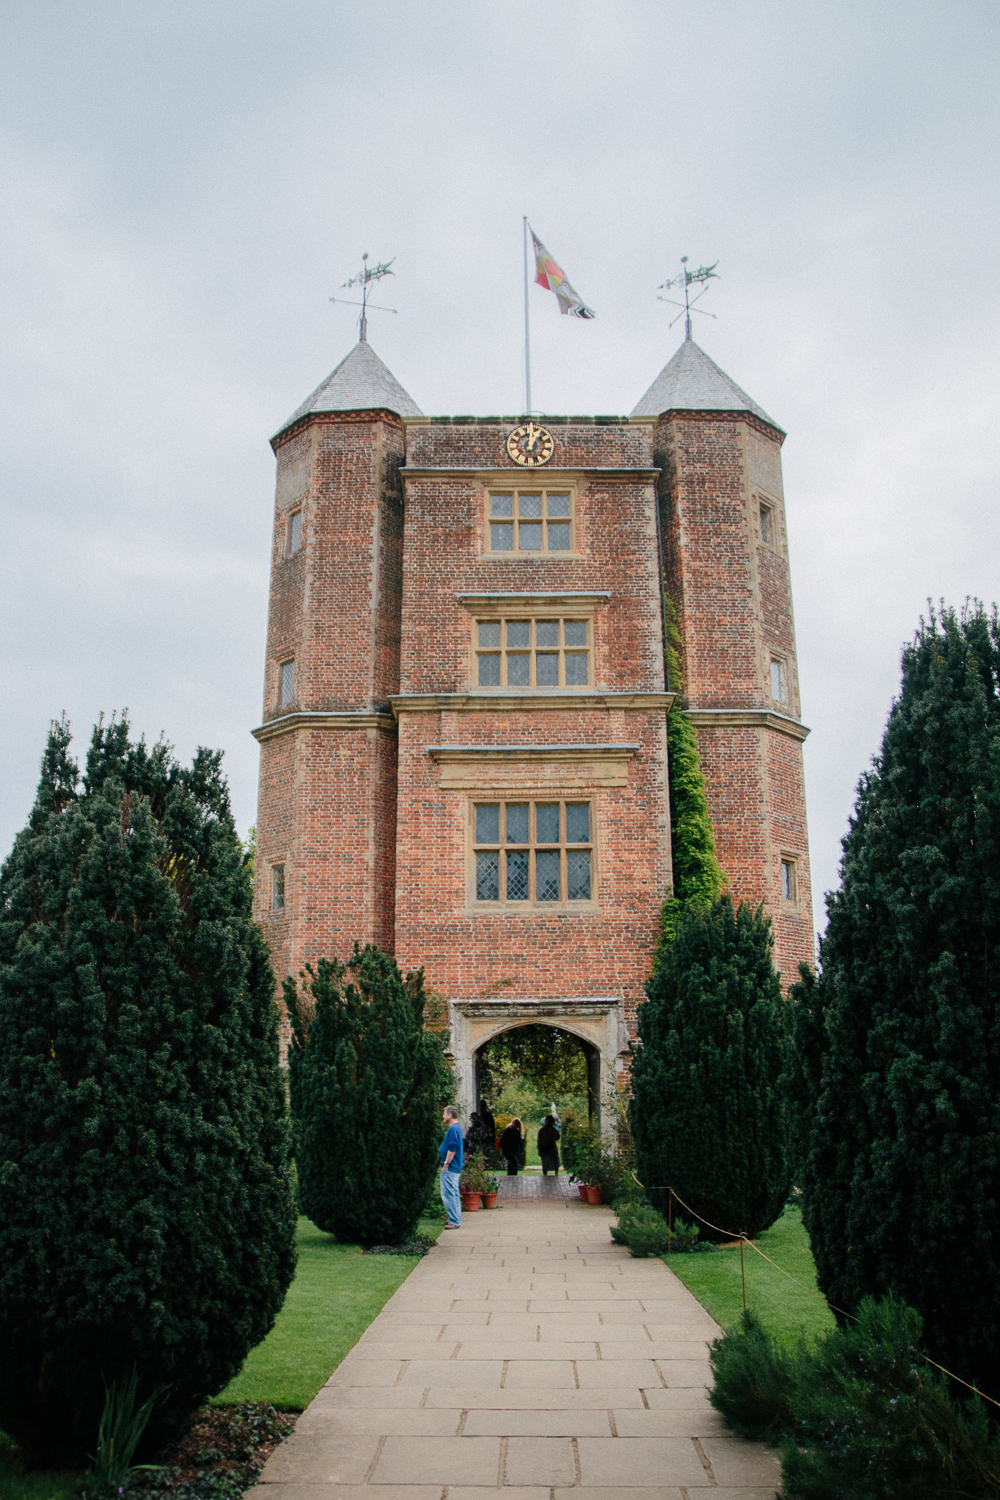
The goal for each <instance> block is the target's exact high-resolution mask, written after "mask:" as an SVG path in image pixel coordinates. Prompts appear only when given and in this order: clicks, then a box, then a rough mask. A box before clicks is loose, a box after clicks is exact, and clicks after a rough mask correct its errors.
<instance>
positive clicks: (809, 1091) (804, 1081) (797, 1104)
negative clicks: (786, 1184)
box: [781, 964, 826, 1186]
mask: <svg viewBox="0 0 1000 1500" xmlns="http://www.w3.org/2000/svg"><path fill="white" fill-rule="evenodd" d="M788 1007H789V1012H788V1041H787V1045H786V1048H785V1071H784V1075H783V1077H782V1080H781V1092H782V1096H783V1098H784V1102H785V1138H786V1141H787V1150H788V1172H789V1176H790V1178H791V1181H792V1182H793V1183H794V1184H795V1185H796V1186H801V1184H802V1183H803V1182H804V1181H805V1176H806V1159H807V1157H808V1155H809V1146H810V1141H811V1136H812V1127H813V1120H814V1118H815V1115H816V1103H817V1101H818V1099H819V1097H820V1094H821V1092H822V1083H823V1055H824V1053H825V1051H826V1027H825V1025H824V1011H823V1003H822V991H821V987H820V986H819V985H818V984H817V982H816V973H815V971H814V970H813V969H810V967H809V965H808V964H799V978H798V982H797V983H796V984H793V985H792V987H791V989H790V990H789V992H788Z"/></svg>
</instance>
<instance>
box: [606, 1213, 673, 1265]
mask: <svg viewBox="0 0 1000 1500" xmlns="http://www.w3.org/2000/svg"><path fill="white" fill-rule="evenodd" d="M618 1223H619V1224H620V1225H621V1227H622V1229H624V1231H625V1243H626V1245H627V1246H628V1253H629V1255H634V1256H635V1257H636V1258H637V1259H638V1258H641V1257H642V1256H645V1255H661V1254H662V1253H663V1251H664V1250H666V1248H667V1221H666V1219H665V1218H664V1217H663V1215H662V1214H661V1213H657V1211H656V1209H655V1208H651V1207H650V1206H649V1204H648V1203H639V1204H636V1205H635V1206H634V1207H633V1206H632V1205H627V1206H623V1207H622V1209H621V1210H620V1212H619V1214H618Z"/></svg>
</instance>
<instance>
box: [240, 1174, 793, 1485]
mask: <svg viewBox="0 0 1000 1500" xmlns="http://www.w3.org/2000/svg"><path fill="white" fill-rule="evenodd" d="M512 1180H515V1179H512ZM519 1180H520V1181H521V1182H530V1181H531V1179H530V1178H522V1179H519ZM538 1181H539V1184H540V1185H541V1179H538ZM560 1184H561V1185H562V1186H565V1184H564V1182H563V1180H562V1179H560ZM574 1191H575V1190H574ZM610 1222H611V1214H610V1212H609V1210H608V1209H605V1208H589V1207H587V1206H585V1205H584V1204H582V1203H581V1202H580V1200H579V1197H578V1196H577V1197H576V1199H575V1201H574V1200H573V1199H571V1198H569V1197H566V1198H561V1199H547V1200H545V1199H536V1200H535V1201H530V1200H527V1201H523V1200H522V1201H519V1202H515V1201H509V1206H508V1207H506V1208H502V1209H498V1210H494V1211H492V1212H482V1211H481V1212H479V1213H475V1214H466V1215H465V1216H464V1221H463V1224H462V1228H461V1229H459V1230H454V1231H452V1232H446V1233H445V1234H443V1235H442V1238H441V1242H440V1244H439V1245H438V1246H437V1248H435V1249H434V1250H432V1251H431V1252H430V1254H429V1255H427V1256H426V1257H425V1258H424V1260H422V1261H421V1262H420V1264H419V1265H418V1266H417V1267H416V1269H415V1270H414V1271H413V1273H412V1274H411V1275H410V1276H409V1277H408V1278H407V1280H406V1281H405V1282H404V1283H403V1285H402V1286H401V1287H400V1288H399V1290H398V1291H397V1292H396V1293H395V1295H394V1296H393V1297H392V1298H390V1300H389V1301H388V1302H387V1303H386V1305H385V1307H384V1308H383V1310H382V1312H381V1313H380V1314H379V1316H378V1317H377V1318H376V1319H375V1321H374V1322H373V1323H372V1324H371V1326H370V1327H369V1328H368V1330H367V1331H366V1333H365V1334H364V1335H363V1336H362V1338H361V1339H360V1341H359V1342H358V1343H357V1344H356V1345H355V1347H354V1348H353V1349H352V1350H351V1352H350V1354H348V1356H347V1358H346V1359H345V1360H344V1361H343V1362H342V1364H341V1365H340V1366H339V1367H338V1369H337V1370H336V1371H335V1372H334V1374H333V1376H332V1377H331V1379H330V1381H329V1382H328V1383H327V1385H325V1386H324V1387H323V1389H322V1390H321V1391H320V1393H319V1395H318V1396H317V1397H316V1399H315V1401H313V1403H312V1405H311V1406H310V1407H309V1409H308V1410H307V1411H306V1412H305V1413H304V1414H303V1415H302V1417H300V1419H299V1422H298V1425H297V1428H296V1431H295V1434H294V1436H293V1437H291V1438H290V1439H289V1440H288V1442H287V1443H284V1444H283V1445H282V1446H281V1447H280V1448H279V1449H277V1450H276V1452H275V1453H274V1454H273V1455H272V1457H271V1458H270V1460H269V1461H268V1463H267V1465H266V1467H265V1468H264V1471H263V1474H262V1476H261V1478H262V1483H263V1484H265V1485H266V1486H267V1490H266V1491H261V1490H257V1491H256V1492H255V1493H256V1496H257V1497H258V1500H700V1497H704V1500H737V1497H739V1500H773V1496H774V1494H775V1490H776V1488H777V1485H778V1478H779V1476H778V1465H777V1462H776V1460H775V1458H774V1456H773V1455H772V1454H771V1453H770V1452H769V1451H768V1450H767V1449H766V1448H764V1447H762V1446H761V1445H759V1444H755V1443H746V1442H743V1441H741V1440H740V1439H739V1438H736V1437H733V1436H731V1435H730V1434H729V1433H728V1432H727V1431H726V1429H725V1428H724V1427H723V1425H722V1423H721V1421H720V1419H719V1417H718V1416H717V1415H716V1413H715V1412H713V1410H712V1409H711V1407H710V1406H709V1404H708V1401H707V1398H706V1391H705V1387H706V1384H707V1383H708V1379H709V1367H708V1359H707V1354H708V1342H709V1341H710V1340H711V1339H712V1338H714V1337H715V1336H716V1334H717V1333H718V1327H717V1325H716V1324H715V1323H714V1322H713V1321H712V1319H711V1318H710V1317H709V1316H708V1314H707V1313H706V1312H705V1311H704V1309H703V1308H702V1307H701V1305H700V1304H699V1303H698V1302H697V1301H696V1300H695V1299H694V1298H693V1297H692V1296H691V1294H690V1292H688V1291H687V1289H686V1288H685V1287H684V1286H682V1285H681V1283H680V1282H679V1281H678V1280H677V1278H676V1277H675V1276H674V1275H673V1273H672V1272H671V1271H669V1270H668V1269H667V1267H666V1266H665V1265H664V1264H663V1262H662V1261H661V1260H659V1259H648V1260H632V1259H631V1258H630V1257H629V1256H628V1254H627V1253H626V1252H624V1251H622V1250H620V1249H619V1247H618V1246H616V1245H614V1244H613V1243H612V1241H611V1239H610V1236H609V1234H608V1225H609V1223H610Z"/></svg>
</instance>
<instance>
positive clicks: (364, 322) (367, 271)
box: [330, 250, 396, 344]
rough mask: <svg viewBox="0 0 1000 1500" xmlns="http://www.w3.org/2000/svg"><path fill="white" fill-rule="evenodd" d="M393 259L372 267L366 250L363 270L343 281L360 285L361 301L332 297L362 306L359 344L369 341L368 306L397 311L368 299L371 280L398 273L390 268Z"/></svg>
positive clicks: (378, 310)
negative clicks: (370, 301)
mask: <svg viewBox="0 0 1000 1500" xmlns="http://www.w3.org/2000/svg"><path fill="white" fill-rule="evenodd" d="M395 258H396V257H395V256H393V258H392V260H395ZM392 260H386V261H379V263H378V265H376V266H371V267H370V266H369V265H368V251H367V250H366V251H365V253H364V254H363V255H362V257H361V270H360V271H359V272H358V274H357V276H352V277H351V279H350V281H345V282H344V283H343V285H344V286H360V288H361V301H360V302H348V300H347V298H346V297H331V298H330V301H331V302H340V303H342V304H343V305H344V306H345V307H360V309H361V317H360V318H359V319H358V343H359V344H367V342H368V308H369V306H371V307H372V308H374V310H375V311H376V312H391V313H394V312H395V311H396V309H395V308H394V307H380V306H379V305H378V303H377V302H372V303H369V301H368V284H369V282H371V281H381V280H382V277H383V276H395V274H396V273H395V271H392V270H390V267H391V265H392Z"/></svg>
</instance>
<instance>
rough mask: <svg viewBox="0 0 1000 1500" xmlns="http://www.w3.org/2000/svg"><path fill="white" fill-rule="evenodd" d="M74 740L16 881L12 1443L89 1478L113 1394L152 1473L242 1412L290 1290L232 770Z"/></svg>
mask: <svg viewBox="0 0 1000 1500" xmlns="http://www.w3.org/2000/svg"><path fill="white" fill-rule="evenodd" d="M69 740H70V736H69V729H68V726H67V725H66V724H65V723H64V724H62V725H58V726H53V729H52V733H51V734H50V736H49V741H48V745H47V748H46V751H45V756H44V759H43V762H42V777H41V782H40V785H39V789H38V796H37V799H36V802H35V806H34V809H33V811H32V814H31V817H30V819H29V822H28V825H27V827H26V828H25V829H24V830H23V831H22V832H21V833H20V834H19V835H18V837H17V839H16V840H15V844H14V848H13V851H12V853H11V855H10V857H9V858H8V859H7V861H6V862H5V863H4V865H3V868H2V870H0V1142H2V1145H0V1426H2V1427H3V1428H4V1429H6V1430H7V1431H8V1432H10V1433H12V1434H14V1435H15V1436H16V1437H17V1439H18V1440H19V1442H21V1443H22V1444H23V1446H24V1447H25V1448H26V1449H27V1450H28V1451H29V1452H30V1453H32V1454H33V1455H41V1456H43V1457H44V1459H45V1461H46V1462H48V1463H55V1462H57V1461H59V1462H62V1461H66V1462H73V1461H75V1460H77V1459H79V1457H80V1456H81V1455H82V1454H84V1453H87V1452H90V1453H92V1452H93V1451H94V1448H95V1444H96V1441H97V1432H98V1422H99V1419H100V1416H101V1410H102V1406H103V1404H104V1399H105V1389H106V1386H107V1387H110V1386H116V1387H117V1388H118V1389H119V1390H122V1389H124V1388H125V1386H126V1384H127V1383H128V1381H129V1380H130V1378H131V1376H132V1373H133V1371H136V1372H137V1375H138V1381H137V1400H138V1401H139V1402H140V1403H142V1402H144V1401H146V1400H147V1399H148V1398H149V1397H150V1396H151V1395H152V1394H153V1393H154V1392H155V1391H156V1390H157V1388H158V1387H161V1386H166V1387H167V1388H168V1389H167V1392H166V1394H165V1395H163V1394H161V1395H160V1396H159V1398H158V1399H157V1401H156V1403H155V1407H154V1411H153V1416H152V1419H151V1421H150V1424H149V1426H148V1428H147V1429H146V1435H145V1438H144V1440H143V1443H142V1445H141V1450H140V1453H141V1451H143V1450H145V1451H148V1450H149V1449H150V1448H151V1447H153V1446H155V1445H156V1444H157V1443H159V1442H162V1441H163V1440H164V1438H165V1437H167V1436H169V1434H170V1433H171V1431H173V1430H175V1429H176V1427H177V1425H178V1424H179V1423H180V1422H182V1421H183V1420H184V1419H185V1418H186V1417H187V1416H188V1414H189V1413H190V1412H191V1411H192V1410H193V1409H194V1408H195V1407H196V1406H197V1405H198V1403H199V1402H200V1401H201V1400H202V1399H203V1398H204V1397H205V1396H206V1395H211V1394H214V1393H216V1392H217V1391H219V1390H221V1389H222V1387H223V1386H224V1385H226V1383H227V1382H228V1381H229V1380H230V1379H231V1377H232V1376H233V1375H234V1374H235V1373H236V1372H237V1370H238V1369H239V1368H240V1365H241V1364H242V1363H243V1360H244V1358H245V1356H246V1354H247V1353H248V1352H249V1350H250V1349H252V1348H253V1346H254V1345H255V1344H257V1343H259V1342H260V1340H261V1339H262V1338H263V1337H264V1335H265V1334H266V1333H267V1332H268V1330H269V1329H270V1327H271V1325H272V1323H273V1321H274V1316H275V1313H276V1312H277V1311H278V1309H279V1308H280V1307H281V1304H282V1301H283V1300H284V1295H285V1290H286V1288H287V1286H288V1284H289V1282H290V1280H291V1278H292V1274H293V1270H294V1264H295V1253H294V1233H295V1211H294V1206H293V1203H292V1194H291V1185H290V1179H289V1161H288V1158H289V1145H290V1140H289V1128H288V1121H287V1116H286V1108H285V1090H284V1085H283V1082H282V1078H281V1073H280V1070H279V1066H278V1035H277V1011H276V1007H275V1003H274V976H273V974H272V972H271V967H270V964H269V962H268V958H267V952H266V949H265V947H264V943H263V940H262V938H261V936H260V934H259V932H258V930H257V928H256V927H255V926H254V924H253V922H252V920H251V916H250V897H251V890H250V876H249V870H248V869H247V867H246V865H245V862H244V855H243V850H242V848H241V846H240V842H239V839H238V838H237V836H236V832H235V829H234V827H233V821H232V817H231V814H230V810H229V800H228V795H227V792H226V786H225V782H224V780H223V778H222V775H221V772H220V769H219V762H220V758H221V757H220V756H219V755H215V754H211V753H210V752H208V751H206V750H199V751H198V753H197V755H196V756H195V759H194V763H193V765H192V766H191V767H190V768H184V767H181V766H180V765H178V763H177V762H176V761H175V760H174V759H173V757H172V756H171V754H170V750H169V747H168V746H167V745H165V744H163V743H160V744H158V745H156V746H154V748H153V749H152V750H148V749H147V748H146V746H145V745H144V744H142V743H140V744H133V743H132V742H131V741H130V740H129V733H128V725H127V723H126V722H125V721H122V722H118V723H116V722H112V723H111V724H110V725H102V726H99V727H98V728H97V729H96V730H95V731H94V736H93V739H92V742H91V746H90V751H89V753H88V756H87V765H86V772H85V775H84V777H83V779H82V783H81V779H80V776H79V773H78V770H77V767H76V766H75V765H74V764H73V762H72V761H71V759H70V757H69Z"/></svg>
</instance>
